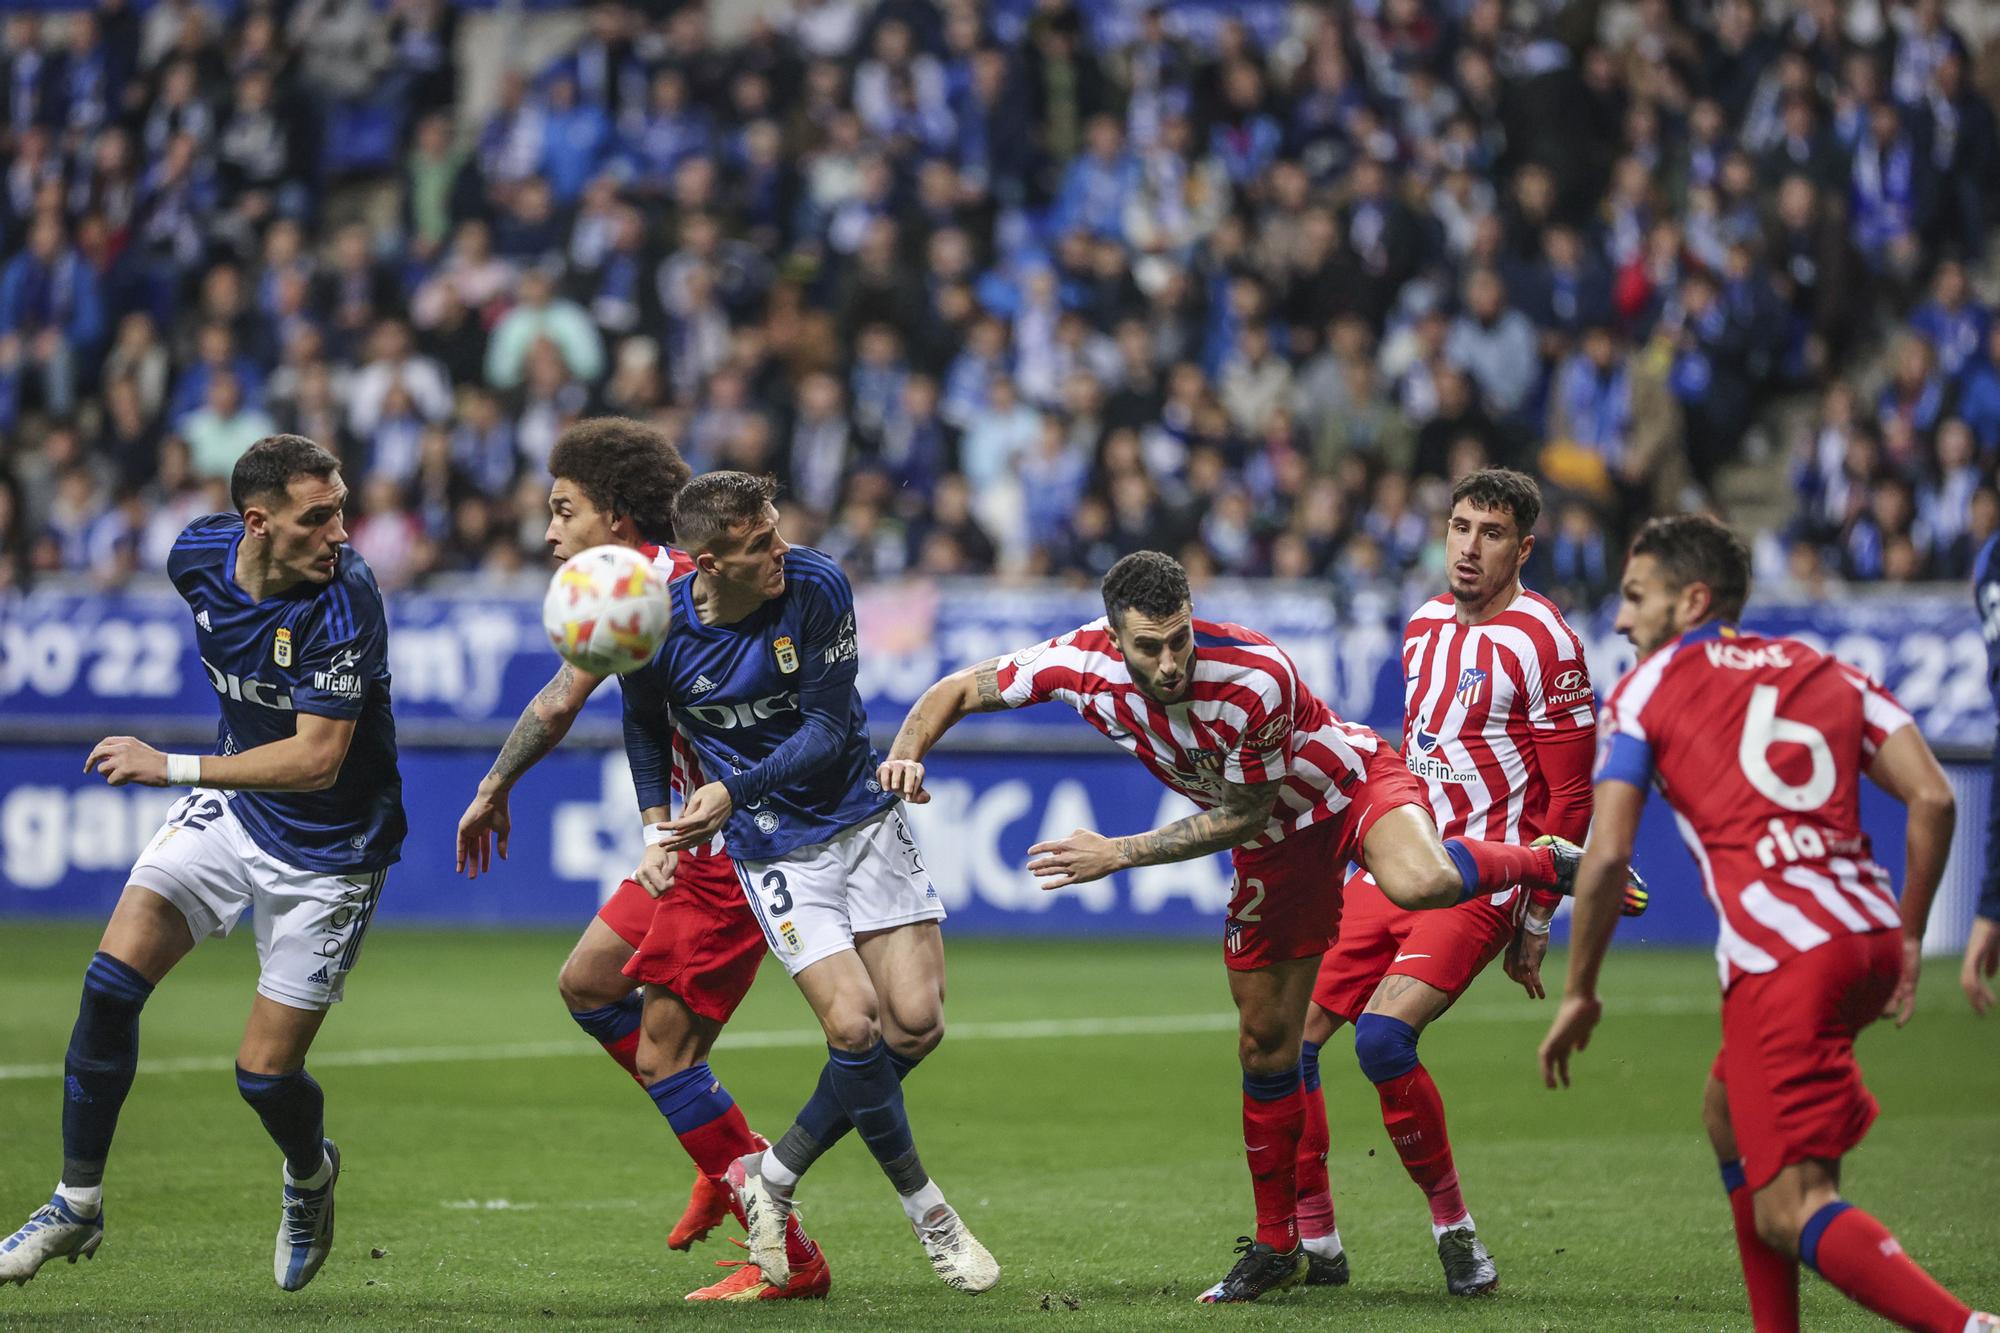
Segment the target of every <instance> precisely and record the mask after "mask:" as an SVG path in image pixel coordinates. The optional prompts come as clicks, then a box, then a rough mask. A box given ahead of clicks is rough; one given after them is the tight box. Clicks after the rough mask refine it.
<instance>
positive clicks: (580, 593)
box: [542, 546, 673, 676]
mask: <svg viewBox="0 0 2000 1333" xmlns="http://www.w3.org/2000/svg"><path fill="white" fill-rule="evenodd" d="M672 624H673V600H672V598H671V597H670V596H669V594H668V592H667V578H666V575H665V574H663V573H662V572H661V571H660V570H658V569H656V568H654V566H653V562H652V561H651V560H648V559H647V558H646V557H645V556H644V555H642V554H640V553H639V552H638V551H635V550H633V549H632V548H631V547H629V546H593V547H591V548H590V549H589V550H588V551H584V552H582V553H581V554H579V555H573V556H571V557H570V558H569V559H567V560H565V561H563V565H562V568H561V569H558V570H557V571H556V572H555V577H554V578H552V579H550V580H549V592H548V596H546V597H544V598H543V599H542V628H543V630H545V631H546V632H547V633H548V636H549V642H550V643H551V644H554V645H555V650H556V651H557V652H559V653H561V654H562V656H563V660H564V661H565V662H568V663H569V664H570V665H571V666H573V667H576V668H577V669H578V670H580V671H588V672H590V673H591V674H592V675H594V676H620V675H623V674H625V673H626V672H627V671H636V670H637V669H638V668H640V667H642V666H644V665H646V663H648V662H650V661H652V660H653V654H654V653H656V652H658V651H659V649H660V642H661V641H662V640H663V639H665V638H666V637H667V630H668V628H669V627H670V626H671V625H672Z"/></svg>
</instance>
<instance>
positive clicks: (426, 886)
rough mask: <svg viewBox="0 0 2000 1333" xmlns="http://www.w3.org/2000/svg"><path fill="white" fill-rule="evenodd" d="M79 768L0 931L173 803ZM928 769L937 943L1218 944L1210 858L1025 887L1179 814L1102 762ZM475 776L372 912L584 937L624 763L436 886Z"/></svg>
mask: <svg viewBox="0 0 2000 1333" xmlns="http://www.w3.org/2000/svg"><path fill="white" fill-rule="evenodd" d="M1071 725H1072V726H1075V727H1078V728H1081V727H1082V725H1083V724H1082V723H1080V722H1074V721H1073V722H1072V724H1071ZM83 753H84V751H83V749H82V747H80V746H22V747H5V748H0V917H7V916H76V917H98V918H101V917H103V916H104V915H106V914H108V913H109V912H110V910H111V907H112V905H113V904H114V903H116V901H117V899H118V895H119V893H120V891H121V890H122V889H123V887H124V884H125V878H126V874H125V872H126V870H127V868H128V867H129V866H130V865H131V864H132V862H133V860H134V859H135V858H136V857H137V856H138V854H139V852H140V851H141V850H142V849H143V848H144V847H145V845H146V843H147V842H148V841H149V840H150V839H151V838H152V836H153V834H154V832H155V831H156V830H157V829H158V827H159V825H160V821H161V819H162V817H163V816H164V814H165V811H166V808H167V806H168V805H170V804H171V803H172V802H173V801H174V800H175V799H176V797H177V796H178V795H179V793H178V792H175V791H171V790H156V789H145V788H136V787H125V788H110V787H106V786H105V785H104V784H103V782H102V781H101V780H99V779H97V778H95V777H90V776H87V775H85V774H84V773H83V772H82V771H81V765H82V758H83ZM934 758H935V764H934V766H933V768H932V771H931V779H930V782H929V784H928V785H929V787H930V790H931V792H932V796H933V799H932V800H931V802H930V803H929V804H928V805H923V806H916V807H912V808H911V811H910V814H911V820H912V823H913V824H914V826H915V828H916V831H917V836H918V841H919V842H920V843H921V844H922V846H923V849H924V855H925V858H926V860H927V862H928V863H929V866H930V869H931V874H932V877H933V879H934V880H935V882H936V884H937V887H938V892H939V894H940V895H941V896H942V897H943V899H944V902H945V905H946V907H947V908H948V909H949V911H950V912H951V924H950V929H952V930H954V931H964V932H968V933H989V934H1016V935H1020V934H1029V935H1033V934H1047V935H1103V936H1118V935H1133V934H1176V935H1194V936H1214V937H1216V938H1218V939H1219V938H1220V936H1221V934H1222V928H1223V912H1224V910H1225V909H1226V907H1227V904H1228V900H1229V883H1230V877H1229V864H1228V858H1227V857H1226V856H1216V857H1213V858H1210V859H1208V860H1205V861H1200V862H1190V863H1187V864H1182V865H1167V866H1151V867H1145V868H1142V869H1139V870H1132V871H1123V872H1120V873H1118V874H1116V875H1113V876H1111V877H1109V878H1108V879H1106V880H1103V881H1100V882H1098V883H1094V884H1085V885H1078V886H1076V887H1074V888H1070V889H1065V890H1062V891H1060V892H1056V893H1045V892H1043V891H1042V890H1041V889H1040V888H1038V887H1037V885H1036V883H1035V880H1034V877H1033V876H1032V875H1030V874H1029V873H1028V872H1027V870H1026V862H1027V849H1028V847H1029V846H1030V845H1031V844H1033V843H1035V842H1037V841H1041V840H1043V839H1046V838H1052V837H1061V836H1063V835H1066V834H1068V833H1069V832H1071V831H1072V830H1073V829H1078V828H1088V829H1095V830H1098V831H1100V832H1103V833H1106V834H1110V835H1113V836H1116V835H1120V834H1126V833H1137V832H1141V831H1143V830H1145V829H1148V828H1153V827H1156V826H1158V825H1159V824H1161V823H1164V822H1166V821H1169V820H1172V819H1176V818H1179V817H1180V816H1181V815H1183V814H1186V813H1188V812H1189V811H1190V810H1192V809H1193V807H1192V806H1191V805H1190V804H1188V803H1187V802H1186V801H1185V800H1184V799H1182V798H1181V797H1179V796H1176V795H1175V794H1173V793H1171V792H1169V791H1168V790H1166V789H1165V788H1164V787H1162V786H1160V785H1159V784H1158V783H1157V782H1155V781H1154V780H1153V779H1152V778H1151V777H1150V776H1148V775H1147V774H1146V773H1145V772H1144V771H1143V770H1141V769H1140V768H1139V766H1138V765H1137V764H1136V763H1134V762H1133V761H1132V760H1130V759H1128V758H1126V757H1125V756H1124V755H1122V754H1121V753H1119V752H1117V751H1115V750H1113V749H1112V748H1111V747H1110V746H1109V745H1104V746H1101V747H1098V748H1096V749H1093V750H1090V751H1086V752H1082V753H1077V754H1069V755H1060V756H1057V755H1046V754H1042V755H1037V754H1011V753H976V752H958V753H953V752H949V751H943V752H939V753H938V754H937V755H935V756H934ZM488 759H489V756H487V755H486V754H485V753H483V752H480V751H474V750H447V749H423V750H418V751H415V752H412V753H409V754H406V755H405V756H404V758H403V783H404V800H405V804H406V807H407V809H408V813H409V819H410V837H409V841H408V843H407V844H406V847H405V851H404V859H403V861H402V863H401V864H400V865H398V866H397V867H396V868H395V869H394V870H393V871H392V872H391V873H390V877H389V885H388V888H387V890H386V891H385V892H384V894H383V898H382V908H381V913H382V915H383V916H384V917H385V918H388V919H391V920H401V921H431V922H453V923H459V924H465V925H474V926H479V925H510V926H511V925H543V926H574V927H576V928H578V929H581V928H582V926H583V923H584V922H585V920H587V919H588V917H589V915H590V913H591V912H593V911H594V910H595V909H596V907H597V904H598V903H599V902H600V901H601V900H602V895H603V894H605V893H606V892H608V891H609V890H610V889H612V888H615V887H616V886H617V883H618V881H619V880H620V879H622V878H623V877H624V876H625V874H626V873H627V872H628V871H629V870H630V868H631V867H632V866H633V865H634V864H635V863H636V861H637V859H638V855H639V827H638V810H637V806H636V803H635V801H634V798H633V793H632V781H631V778H630V776H629V774H628V773H627V771H626V768H625V762H624V756H623V755H622V753H620V752H619V751H617V750H615V749H595V748H592V747H588V746H577V745H570V746H566V747H564V748H563V749H561V750H558V751H557V752H556V753H555V754H553V755H551V756H549V757H548V758H547V759H545V760H544V761H543V762H542V764H541V765H540V766H539V767H537V768H536V769H535V771H534V772H532V773H531V774H529V775H528V777H527V778H526V779H525V780H524V781H523V782H522V784H521V785H520V787H519V788H517V789H516V791H515V793H514V796H513V801H512V814H513V820H514V829H513V838H512V846H511V856H510V858H509V859H508V860H507V861H506V862H504V863H502V862H497V861H496V863H495V867H494V870H493V872H492V873H491V874H490V875H486V876H482V877H480V878H479V879H478V880H476V881H470V882H468V881H466V880H465V879H463V878H460V877H457V876H455V875H454V874H453V873H452V851H453V842H454V836H455V830H456V829H457V826H458V817H459V815H460V813H461V812H462V810H463V809H464V806H465V803H466V801H467V800H468V799H470V797H471V795H472V792H473V789H474V787H475V785H476V784H477V783H478V781H479V778H480V776H481V775H482V774H483V773H484V772H485V771H486V767H487V763H488ZM1968 771H1969V772H1971V773H1972V774H1973V775H1974V776H1975V777H1979V778H1981V779H1983V775H1984V773H1985V769H1984V768H1983V767H1982V768H1976V769H1972V770H1968ZM1958 773H1959V771H1958V770H1955V772H1954V776H1955V777H1957V776H1958ZM1864 792H1865V796H1864V801H1863V807H1862V810H1863V817H1864V821H1865V823H1866V826H1867V827H1868V829H1869V831H1870V832H1871V833H1872V834H1873V835H1874V836H1875V839H1876V848H1877V854H1878V856H1879V857H1880V859H1881V860H1882V862H1883V863H1884V864H1885V865H1887V866H1889V867H1890V868H1891V869H1892V870H1894V871H1898V872H1900V869H1901V865H1902V858H1903V851H1902V848H1903V838H1902V828H1903V825H1902V818H1901V810H1900V809H1899V808H1898V807H1897V806H1896V805H1895V803H1894V802H1893V801H1891V800H1890V799H1889V798H1888V797H1886V796H1884V795H1882V794H1881V793H1880V792H1878V791H1877V790H1875V788H1874V787H1872V786H1868V787H1865V788H1864ZM1961 802H1962V812H1963V813H1962V816H1961V820H1960V827H1961V843H1962V844H1964V845H1962V846H1961V848H1960V849H1959V850H1958V853H1957V854H1956V855H1955V856H1954V858H1953V859H1954V865H1953V881H1954V882H1953V885H1949V886H1948V888H1947V893H1946V894H1945V895H1944V899H1949V900H1950V901H1951V902H1953V903H1957V902H1959V901H1960V900H1963V906H1962V908H1960V907H1950V908H1943V909H1941V910H1945V911H1947V912H1949V913H1955V914H1956V915H1953V916H1952V917H1951V921H1950V922H1949V923H1948V924H1946V926H1945V929H1947V930H1948V931H1956V932H1958V934H1957V938H1962V931H1963V928H1964V926H1965V925H1966V924H1967V920H1969V914H1970V903H1971V900H1972V897H1973V896H1974V894H1975V893H1976V883H1977V879H1978V870H1979V865H1980V862H1981V857H1980V855H1979V851H1978V849H1977V848H1976V847H1974V846H1972V845H1971V844H1972V842H1973V841H1974V840H1975V839H1976V837H1977V834H1978V833H1979V832H1980V831H1981V830H1982V829H1983V824H1984V821H1983V820H1982V819H1979V818H1978V817H1977V816H1976V811H1978V810H1982V809H1983V806H1984V788H1983V786H1982V787H1981V788H1980V789H1979V790H1978V791H1977V792H1976V793H1975V792H1974V791H1972V790H1963V791H1962V792H1961ZM1975 802H1976V804H1975ZM1637 860H1638V863H1639V865H1640V867H1641V868H1642V870H1643V871H1644V872H1645V873H1646V874H1647V875H1648V876H1649V877H1650V878H1651V879H1652V881H1653V888H1654V891H1653V907H1652V910H1651V912H1650V913H1649V914H1648V915H1647V916H1646V917H1645V918H1644V919H1643V920H1641V921H1636V922H1629V923H1627V924H1626V925H1625V926H1624V927H1623V929H1622V933H1621V936H1620V938H1621V939H1624V940H1628V941H1633V942H1644V943H1654V944H1671V945H1680V946H1699V947H1705V946H1707V945H1709V944H1711V943H1712V942H1713V940H1714V930H1715V926H1714V920H1713V918H1712V916H1711V914H1710V910H1709V907H1708V903H1707V901H1706V899H1705V898H1704V897H1703V896H1702V892H1701V888H1700V882H1699V880H1698V879H1697V878H1696V875H1695V871H1694V865H1693V861H1692V859H1691V858H1690V857H1689V855H1688V853H1687V852H1686V850H1685V849H1684V848H1683V847H1682V846H1681V843H1680V839H1679V837H1678V835H1677V834H1676V832H1675V830H1674V828H1673V825H1672V821H1671V819H1670V818H1669V817H1668V815H1667V812H1666V809H1665V806H1664V804H1663V803H1662V802H1660V801H1657V800H1655V801H1654V802H1652V803H1651V805H1650V807H1649V809H1648V811H1647V814H1646V819H1645V823H1644V825H1643V827H1642V831H1641V837H1640V842H1639V848H1638V852H1637ZM1328 869H1329V875H1331V874H1332V873H1334V869H1333V868H1332V867H1329V868H1328ZM1959 880H1963V881H1964V883H1963V884H1962V885H1960V884H1957V881H1959ZM1944 899H1941V903H1942V902H1943V901H1944ZM1962 918H1963V919H1962ZM1946 947H1949V944H1947V946H1946Z"/></svg>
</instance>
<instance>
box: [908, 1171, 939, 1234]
mask: <svg viewBox="0 0 2000 1333" xmlns="http://www.w3.org/2000/svg"><path fill="white" fill-rule="evenodd" d="M896 1197H897V1198H899V1199H901V1200H902V1201H903V1216H905V1217H907V1218H909V1219H910V1225H911V1226H916V1225H917V1224H918V1223H920V1222H922V1221H923V1220H924V1218H925V1217H927V1216H928V1215H929V1214H930V1211H931V1209H933V1208H935V1207H937V1206H938V1205H939V1204H941V1203H943V1202H944V1191H943V1190H941V1189H939V1188H938V1187H937V1182H936V1181H935V1180H926V1181H925V1182H924V1186H923V1188H922V1189H920V1190H918V1191H917V1192H916V1193H914V1194H899V1195H897V1196H896Z"/></svg>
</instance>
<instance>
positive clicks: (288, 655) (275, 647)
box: [271, 625, 292, 667]
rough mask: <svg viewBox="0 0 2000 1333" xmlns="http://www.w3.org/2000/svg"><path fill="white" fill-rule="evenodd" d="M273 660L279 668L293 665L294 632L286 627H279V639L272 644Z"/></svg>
mask: <svg viewBox="0 0 2000 1333" xmlns="http://www.w3.org/2000/svg"><path fill="white" fill-rule="evenodd" d="M271 660H272V661H273V662H276V663H277V664H278V665H279V666H282V667H288V666H290V665H291V664H292V632H291V630H289V629H287V628H286V627H285V626H283V625H280V626H278V637H277V638H276V639H275V640H273V641H272V643H271Z"/></svg>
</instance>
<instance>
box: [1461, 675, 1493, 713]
mask: <svg viewBox="0 0 2000 1333" xmlns="http://www.w3.org/2000/svg"><path fill="white" fill-rule="evenodd" d="M1485 688H1486V671H1485V669H1484V668H1483V667H1467V668H1466V669H1465V670H1463V671H1461V672H1459V673H1458V689H1457V691H1456V693H1457V695H1458V701H1459V702H1460V703H1461V704H1464V705H1465V706H1466V707H1467V708H1470V707H1472V705H1473V704H1475V703H1477V702H1479V695H1480V692H1481V691H1482V690H1484V689H1485Z"/></svg>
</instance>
